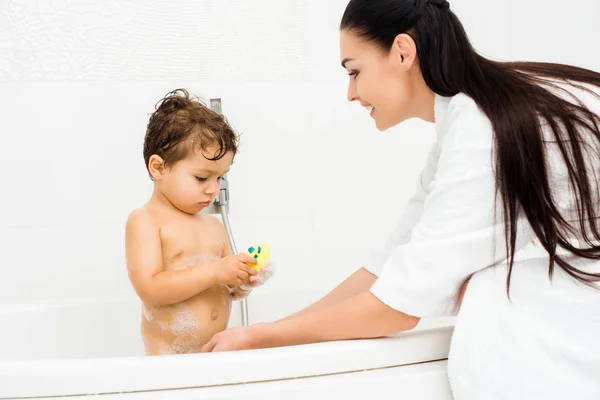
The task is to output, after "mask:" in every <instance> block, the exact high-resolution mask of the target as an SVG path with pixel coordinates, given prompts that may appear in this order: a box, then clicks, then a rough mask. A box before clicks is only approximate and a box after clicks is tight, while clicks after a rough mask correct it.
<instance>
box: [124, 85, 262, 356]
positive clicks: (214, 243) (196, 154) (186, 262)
mask: <svg viewBox="0 0 600 400" xmlns="http://www.w3.org/2000/svg"><path fill="white" fill-rule="evenodd" d="M237 139H238V138H237V135H236V134H235V133H234V131H233V129H232V128H231V127H230V126H229V125H228V123H227V121H226V120H225V118H224V117H222V116H221V115H219V114H217V113H215V112H214V111H212V110H210V109H209V108H207V107H206V106H205V105H204V104H202V103H201V102H199V101H198V100H197V99H195V98H193V97H191V96H190V95H189V93H188V92H187V91H186V90H184V89H178V90H175V91H173V92H170V93H169V94H167V95H166V96H165V98H163V99H162V100H161V101H160V102H159V104H157V107H156V110H155V112H154V113H153V114H152V115H151V117H150V121H149V123H148V127H147V131H146V136H145V139H144V151H143V153H144V160H145V163H146V168H147V170H148V172H149V174H150V178H151V179H152V180H153V181H154V192H153V194H152V197H151V199H150V200H149V201H148V202H147V203H146V204H145V205H144V206H143V207H141V208H138V209H136V210H134V211H133V212H131V214H130V215H129V217H128V219H127V224H126V239H125V247H126V257H127V269H128V274H129V279H130V280H131V283H132V285H133V287H134V289H135V291H136V293H137V294H138V296H139V297H140V299H141V301H142V304H143V315H142V325H141V330H142V337H143V340H144V346H145V349H146V354H147V355H158V354H179V353H194V352H199V351H200V349H201V348H202V346H203V345H204V344H205V343H207V342H208V341H209V340H210V339H211V338H212V336H213V335H215V334H216V333H218V332H221V331H223V330H224V329H225V328H226V327H227V324H228V321H229V315H230V310H231V302H232V300H239V299H241V298H243V297H245V296H247V295H248V294H249V292H250V290H252V288H253V287H255V286H258V285H260V284H262V283H264V281H265V280H266V279H268V277H269V276H270V275H269V272H268V269H267V270H265V268H263V269H262V270H261V274H260V276H258V275H257V272H256V270H255V269H254V268H252V267H251V266H249V265H247V263H250V264H255V263H256V262H255V260H254V258H252V257H250V256H249V255H247V254H245V253H242V254H236V255H234V254H231V248H230V246H229V241H228V239H227V234H226V231H225V229H224V227H223V225H222V223H221V221H220V220H219V219H217V218H215V217H213V216H211V215H207V214H200V211H201V210H202V209H204V208H205V207H207V206H209V205H210V204H211V203H212V202H213V200H214V199H215V198H216V196H218V194H219V190H220V180H221V178H222V177H223V175H225V174H226V173H227V172H228V171H229V168H230V166H231V164H232V161H233V158H234V156H235V154H236V151H237V143H238V142H237Z"/></svg>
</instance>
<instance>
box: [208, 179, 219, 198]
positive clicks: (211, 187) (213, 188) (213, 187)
mask: <svg viewBox="0 0 600 400" xmlns="http://www.w3.org/2000/svg"><path fill="white" fill-rule="evenodd" d="M220 189H221V183H220V181H219V180H218V179H217V180H211V181H210V184H208V185H207V187H206V193H207V194H211V195H214V194H216V193H218V192H219V190H220Z"/></svg>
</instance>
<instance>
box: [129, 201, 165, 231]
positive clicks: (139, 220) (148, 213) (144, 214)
mask: <svg viewBox="0 0 600 400" xmlns="http://www.w3.org/2000/svg"><path fill="white" fill-rule="evenodd" d="M157 226H158V225H157V222H156V217H155V215H154V213H153V212H152V210H151V209H150V208H149V207H147V206H144V207H140V208H136V209H135V210H133V211H132V212H130V213H129V216H128V217H127V224H126V229H127V231H140V230H148V229H154V228H156V227H157Z"/></svg>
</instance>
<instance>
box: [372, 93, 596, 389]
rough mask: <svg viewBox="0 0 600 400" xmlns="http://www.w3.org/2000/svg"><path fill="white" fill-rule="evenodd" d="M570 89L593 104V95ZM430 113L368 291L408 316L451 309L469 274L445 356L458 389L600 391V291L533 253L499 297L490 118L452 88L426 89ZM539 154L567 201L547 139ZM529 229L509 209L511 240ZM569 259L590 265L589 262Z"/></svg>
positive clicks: (501, 278)
mask: <svg viewBox="0 0 600 400" xmlns="http://www.w3.org/2000/svg"><path fill="white" fill-rule="evenodd" d="M578 95H579V97H580V98H581V99H583V100H584V101H585V102H586V104H587V105H588V107H589V108H590V109H591V110H592V111H594V112H599V113H600V100H598V99H596V98H594V97H593V96H591V95H589V94H584V93H582V92H578ZM435 124H436V130H437V134H438V137H437V141H436V143H435V144H434V146H433V148H432V149H431V152H430V153H429V157H428V159H427V164H426V166H425V168H424V169H423V172H422V174H421V176H420V179H419V182H418V184H417V190H416V193H415V195H414V196H413V197H412V198H411V200H410V202H409V204H408V207H407V209H406V211H405V213H404V214H403V216H402V218H401V220H400V222H399V224H398V226H397V228H396V230H395V231H394V232H393V233H392V235H391V236H390V238H389V239H388V240H387V242H386V244H385V246H384V248H383V249H381V250H380V251H378V252H375V253H374V254H373V255H372V257H371V258H370V260H369V261H368V262H366V263H365V264H364V267H365V268H366V269H367V270H368V271H370V272H371V273H373V274H375V275H377V276H378V279H377V281H376V282H375V283H374V284H373V286H372V288H371V292H372V293H373V294H374V295H375V296H376V297H377V298H379V299H380V300H381V301H382V302H383V303H385V304H387V305H388V306H390V307H392V308H394V309H396V310H399V311H402V312H404V313H407V314H410V315H414V316H418V317H430V316H442V315H455V314H456V313H457V312H458V304H457V300H458V296H457V294H458V292H459V290H460V287H461V286H462V284H463V283H464V282H465V281H466V280H467V279H468V278H469V277H470V276H472V275H473V277H472V279H471V281H470V283H469V286H468V289H467V293H466V295H465V298H464V300H463V304H462V307H461V310H460V314H459V316H458V319H457V324H456V328H455V332H454V335H453V339H452V345H451V351H450V357H449V376H450V383H451V386H452V390H453V393H454V396H455V399H457V400H462V399H478V400H479V399H511V400H513V399H521V398H522V399H537V398H540V399H542V398H543V399H567V398H577V399H588V398H589V399H592V398H593V399H600V290H598V289H594V288H590V287H587V286H584V285H582V284H580V283H576V282H575V281H573V279H571V278H570V277H568V276H567V275H566V274H565V273H563V272H562V270H561V269H560V268H558V267H555V273H554V277H553V279H552V281H550V279H549V277H548V257H547V255H546V256H544V253H542V254H541V255H540V257H541V258H531V257H530V258H527V257H526V258H525V259H524V260H520V261H516V262H515V264H514V266H513V267H514V268H513V277H512V280H511V292H510V293H511V300H512V302H511V301H509V299H508V297H507V294H506V276H507V274H506V265H505V264H503V261H504V260H505V258H506V247H505V244H504V243H505V242H504V225H503V223H502V222H501V221H502V202H501V199H500V198H499V197H498V200H497V202H496V203H495V201H494V200H495V199H496V191H495V176H494V165H495V160H494V154H493V152H492V149H493V145H494V141H493V130H492V126H491V122H490V121H489V119H488V118H487V117H486V115H485V114H484V113H483V112H482V111H481V110H480V109H479V108H478V106H477V105H476V103H475V102H474V101H473V100H472V99H471V98H469V97H467V96H466V95H464V94H458V95H456V96H454V97H452V98H447V97H440V96H436V98H435ZM548 157H549V163H550V164H549V165H551V166H552V172H551V175H552V176H551V179H552V182H553V188H554V190H556V191H557V192H556V193H555V195H556V196H557V197H556V198H557V199H558V201H559V203H560V204H561V205H563V206H569V205H570V204H571V202H570V201H572V198H571V196H570V195H569V192H568V190H564V191H558V189H556V188H565V187H567V188H568V185H566V182H567V181H566V175H565V174H564V171H565V170H564V168H561V165H563V166H564V162H561V160H562V159H561V158H560V156H559V155H558V153H557V152H556V149H554V151H553V150H552V149H549V150H548ZM595 161H596V165H598V164H599V162H598V160H595ZM597 176H600V174H598V175H597ZM561 180H562V181H561ZM495 214H496V215H495ZM571 215H572V214H571ZM570 220H572V219H570ZM498 221H500V222H498ZM533 239H534V234H533V232H532V230H531V227H530V226H529V224H528V223H527V221H526V220H525V219H521V220H519V223H518V235H517V244H516V250H517V251H519V250H521V249H523V248H524V247H525V246H527V245H529V244H531V243H532V240H533ZM574 262H576V263H578V265H581V266H582V268H587V269H589V270H593V271H594V272H600V263H598V262H595V263H594V262H589V261H580V260H574Z"/></svg>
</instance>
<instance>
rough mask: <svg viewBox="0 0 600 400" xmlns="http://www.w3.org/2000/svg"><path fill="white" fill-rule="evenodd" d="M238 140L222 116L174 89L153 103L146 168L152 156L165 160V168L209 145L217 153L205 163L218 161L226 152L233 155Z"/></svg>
mask: <svg viewBox="0 0 600 400" xmlns="http://www.w3.org/2000/svg"><path fill="white" fill-rule="evenodd" d="M238 139H239V137H238V135H237V134H236V133H235V132H234V130H233V128H232V127H231V126H230V125H229V123H228V122H227V119H226V118H225V117H224V116H223V115H221V114H218V113H216V112H214V111H213V110H211V109H210V108H208V107H207V106H206V104H205V103H204V102H203V101H202V99H200V98H198V97H195V96H194V97H192V96H190V94H189V92H188V91H187V90H185V89H176V90H173V91H171V92H169V93H167V94H166V95H165V97H164V98H163V99H161V100H160V101H159V102H158V103H157V104H156V107H155V111H154V112H153V113H152V115H151V116H150V120H149V122H148V126H147V129H146V136H145V138H144V161H145V163H146V169H148V162H149V160H150V157H151V156H152V155H153V154H156V155H158V156H160V157H161V158H162V159H163V160H164V163H165V167H168V166H172V165H174V164H175V163H176V162H178V161H180V160H183V159H184V158H185V157H187V156H188V154H189V152H190V151H194V150H196V149H200V150H202V151H204V152H205V151H207V149H208V148H209V147H212V146H216V147H217V151H216V152H215V154H214V156H213V157H212V158H208V157H206V158H207V160H211V161H214V160H219V159H221V158H222V157H223V156H225V154H227V153H228V152H232V153H233V154H234V156H235V154H236V153H237V147H238ZM148 172H150V171H149V169H148ZM150 178H152V176H150Z"/></svg>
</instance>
